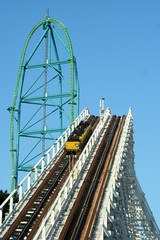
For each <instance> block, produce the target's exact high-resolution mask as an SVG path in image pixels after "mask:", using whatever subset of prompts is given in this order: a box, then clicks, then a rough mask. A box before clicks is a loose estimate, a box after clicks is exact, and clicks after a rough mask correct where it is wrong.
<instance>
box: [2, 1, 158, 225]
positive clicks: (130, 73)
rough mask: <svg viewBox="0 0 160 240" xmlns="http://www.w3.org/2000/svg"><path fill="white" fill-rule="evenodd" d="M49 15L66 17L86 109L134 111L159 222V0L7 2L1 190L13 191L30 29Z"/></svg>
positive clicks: (145, 183) (146, 187)
mask: <svg viewBox="0 0 160 240" xmlns="http://www.w3.org/2000/svg"><path fill="white" fill-rule="evenodd" d="M47 8H49V12H50V14H49V15H50V17H51V18H54V19H56V20H59V21H60V22H62V23H64V24H65V25H66V27H67V30H68V33H69V35H70V38H71V42H72V46H73V51H74V55H75V57H76V59H77V65H78V74H79V81H80V110H83V109H84V108H85V107H88V108H89V110H90V112H91V114H95V115H96V114H98V113H99V100H100V99H101V98H102V97H104V98H105V108H107V107H110V109H111V113H112V114H116V115H123V114H127V113H128V109H129V107H132V109H133V118H134V141H135V146H134V151H135V169H136V174H137V177H138V180H139V182H140V184H141V187H142V189H143V191H144V193H145V196H146V198H147V200H148V203H149V205H150V208H151V210H152V211H153V214H154V216H155V219H156V221H157V223H158V225H159V226H160V220H159V219H160V210H159V202H160V187H159V183H160V180H159V179H160V178H159V175H160V174H159V171H160V170H159V169H160V139H159V136H160V125H159V123H160V109H159V103H160V94H159V88H160V15H159V12H160V1H158V0H153V1H151V0H150V1H149V0H134V1H133V0H130V1H129V0H112V1H111V0H110V1H109V0H101V1H98V0H88V1H86V0H81V1H74V0H68V1H64V0H63V1H53V0H52V1H49V0H46V1H42V0H38V1H36V0H34V1H31V0H28V1H23V0H21V1H20V0H16V1H11V0H10V1H9V0H8V1H3V3H1V14H0V22H1V44H0V52H1V55H0V66H1V71H0V77H1V88H0V102H1V105H0V109H1V119H0V123H1V135H0V141H1V144H0V152H1V159H0V166H1V167H0V189H3V190H5V189H8V190H9V189H10V176H11V157H10V140H9V131H10V129H9V128H10V115H9V113H8V112H7V110H6V109H7V108H8V107H9V106H11V105H12V99H13V93H14V90H15V85H16V79H17V74H18V66H19V62H20V56H21V52H22V49H23V46H24V42H25V40H26V38H27V36H28V34H29V32H30V31H31V29H32V28H33V27H34V26H35V25H36V24H37V23H38V22H40V21H41V20H43V19H45V13H46V9H47Z"/></svg>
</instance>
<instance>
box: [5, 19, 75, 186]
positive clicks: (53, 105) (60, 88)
mask: <svg viewBox="0 0 160 240" xmlns="http://www.w3.org/2000/svg"><path fill="white" fill-rule="evenodd" d="M75 108H76V110H75ZM8 110H9V111H10V113H11V123H10V142H11V158H12V180H11V190H13V188H14V187H16V185H17V181H18V173H19V172H20V171H21V172H23V171H29V170H30V169H32V167H33V165H34V164H35V162H36V161H37V159H38V158H39V159H40V157H41V156H43V155H44V154H45V152H46V151H47V150H48V148H49V147H50V146H51V145H52V144H53V143H54V141H55V140H56V139H57V137H58V136H59V135H60V134H61V133H62V132H63V131H64V130H65V129H66V127H67V126H68V125H69V124H71V123H72V122H73V120H74V118H75V117H76V116H77V115H78V114H79V83H78V74H77V65H76V59H75V57H74V55H73V50H72V45H71V41H70V38H69V35H68V32H67V30H66V27H65V26H64V25H63V24H62V23H60V22H58V21H56V20H54V19H50V18H47V19H46V20H43V21H41V22H40V23H38V24H37V25H36V26H35V27H34V28H33V29H32V31H31V32H30V34H29V36H28V38H27V40H26V42H25V45H24V48H23V51H22V55H21V60H20V65H19V71H18V77H17V83H16V89H15V92H14V97H13V104H12V107H10V108H9V109H8ZM14 135H15V137H14Z"/></svg>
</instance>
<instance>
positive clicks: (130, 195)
mask: <svg viewBox="0 0 160 240" xmlns="http://www.w3.org/2000/svg"><path fill="white" fill-rule="evenodd" d="M133 146H134V141H133V119H132V112H131V109H130V110H129V114H128V116H127V118H126V121H125V124H124V127H123V130H122V133H121V139H120V141H119V144H118V147H117V152H116V155H115V158H114V163H113V166H112V170H111V173H110V178H109V181H108V183H107V186H106V190H105V194H104V198H103V202H102V204H101V209H100V211H99V214H98V218H97V222H96V225H95V229H94V232H93V236H92V239H110V240H111V239H160V231H159V228H158V226H157V224H156V221H155V219H154V217H153V215H152V212H151V210H150V208H149V205H148V203H147V201H146V199H145V195H144V193H143V191H142V189H141V187H140V184H139V182H138V180H137V177H136V174H135V169H134V151H133Z"/></svg>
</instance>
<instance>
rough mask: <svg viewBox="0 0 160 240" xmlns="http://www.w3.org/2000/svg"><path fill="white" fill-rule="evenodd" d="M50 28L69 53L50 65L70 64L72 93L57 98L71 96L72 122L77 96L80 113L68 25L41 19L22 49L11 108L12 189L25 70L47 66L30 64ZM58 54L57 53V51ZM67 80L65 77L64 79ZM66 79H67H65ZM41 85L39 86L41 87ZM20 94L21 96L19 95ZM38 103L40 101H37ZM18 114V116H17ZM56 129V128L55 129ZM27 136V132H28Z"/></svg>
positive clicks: (17, 156) (75, 68)
mask: <svg viewBox="0 0 160 240" xmlns="http://www.w3.org/2000/svg"><path fill="white" fill-rule="evenodd" d="M51 24H56V25H58V26H59V27H60V28H61V30H62V31H63V33H64V35H65V38H66V40H67V45H68V46H67V45H65V43H64V41H63V40H62V39H61V38H60V37H59V36H58V35H57V32H56V31H55V29H54V27H52V26H51ZM41 26H45V29H44V30H45V31H44V34H43V36H42V38H41V39H40V41H39V42H38V43H37V45H36V47H35V48H34V50H33V52H32V53H31V55H30V56H29V58H28V59H27V61H26V62H25V56H26V51H27V47H28V44H29V42H30V40H31V38H32V36H33V34H34V33H35V32H36V30H37V29H38V28H39V27H41ZM49 28H52V32H54V33H55V34H56V35H57V38H59V41H60V42H61V44H62V45H63V47H65V49H66V51H67V52H68V53H69V56H70V58H69V60H64V61H59V59H58V55H57V59H58V63H57V62H51V63H50V64H49V65H50V67H52V68H54V65H58V67H59V72H60V70H61V68H60V67H61V64H65V63H66V64H67V63H69V64H70V82H69V83H68V84H69V86H70V93H68V94H66V95H65V94H63V95H62V94H60V96H58V95H57V96H56V97H57V98H58V97H59V99H61V100H62V97H66V96H69V97H70V100H69V101H68V103H69V104H70V120H71V122H73V120H74V105H75V102H74V98H75V97H76V98H77V102H76V107H77V110H76V115H78V113H79V83H78V75H77V66H76V59H75V57H74V55H73V50H72V45H71V41H70V37H69V35H68V32H67V30H66V27H65V26H64V25H63V24H62V23H60V22H59V21H57V20H54V19H49V18H48V19H46V20H43V21H41V22H40V23H38V24H37V25H36V26H35V27H34V28H33V29H32V30H31V32H30V34H29V35H28V38H27V40H26V42H25V45H24V48H23V51H22V55H21V59H20V65H19V70H18V77H17V83H16V88H15V92H14V97H13V104H12V107H11V108H10V109H9V110H10V113H11V122H10V143H11V159H12V179H11V191H12V190H13V189H14V187H16V185H17V179H18V164H19V159H18V158H19V138H20V136H21V135H23V134H20V118H21V116H20V114H21V103H23V101H24V100H22V99H21V93H22V88H23V83H24V78H25V70H26V69H32V68H40V67H43V68H44V67H46V68H47V64H46V63H44V64H41V65H40V64H39V65H29V63H30V60H31V59H32V57H33V55H34V53H35V52H36V51H37V49H38V47H39V45H40V44H41V42H42V40H43V39H44V37H45V35H46V33H47V32H48V30H49ZM56 51H57V49H55V52H56ZM56 54H57V53H56ZM59 72H58V73H57V74H59V76H60V78H63V76H61V75H60V73H59ZM75 79H76V90H75V87H74V82H75ZM64 80H65V79H64ZM65 81H66V80H65ZM40 87H41V86H40ZM40 87H39V88H40ZM19 96H20V97H19ZM18 97H19V99H20V100H19V102H18V103H17V98H18ZM54 97H55V96H49V97H48V98H50V99H52V98H54ZM43 100H44V102H45V104H46V105H47V102H46V99H44V97H43ZM26 103H29V104H36V103H35V99H34V98H27V100H26ZM37 104H38V103H37ZM62 107H63V104H62V101H61V106H60V107H58V108H59V109H60V110H62ZM17 115H18V117H17ZM15 120H16V124H17V143H16V147H15V139H14V132H15V129H14V125H15ZM63 130H64V129H63V128H62V126H61V129H60V130H58V131H60V132H62V131H63ZM53 131H54V130H53ZM26 136H27V134H26ZM15 155H16V160H15Z"/></svg>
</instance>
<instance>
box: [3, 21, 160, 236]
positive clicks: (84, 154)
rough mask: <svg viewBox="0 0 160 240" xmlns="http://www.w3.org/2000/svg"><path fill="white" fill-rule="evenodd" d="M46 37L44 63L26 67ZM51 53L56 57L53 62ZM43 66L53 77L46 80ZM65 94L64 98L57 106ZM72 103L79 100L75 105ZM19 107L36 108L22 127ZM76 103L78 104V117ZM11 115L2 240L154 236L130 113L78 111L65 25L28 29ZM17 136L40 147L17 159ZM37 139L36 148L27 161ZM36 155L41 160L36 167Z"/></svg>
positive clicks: (154, 225) (155, 229)
mask: <svg viewBox="0 0 160 240" xmlns="http://www.w3.org/2000/svg"><path fill="white" fill-rule="evenodd" d="M53 23H54V24H57V25H58V26H59V27H60V28H61V29H62V31H63V33H64V34H65V37H66V39H67V43H68V45H66V43H65V42H64V41H63V40H62V38H61V37H60V35H59V33H58V32H57V31H56V30H55V27H54V26H53V25H52V24H53ZM41 26H43V30H44V33H43V35H42V37H41V38H40V40H39V42H38V44H37V45H36V47H35V48H34V50H33V51H32V53H31V54H30V55H29V57H28V58H27V60H25V54H26V50H27V46H28V44H29V42H30V39H31V36H32V35H33V33H34V32H35V31H36V30H37V29H38V28H39V27H41ZM55 36H56V37H57V38H58V40H59V41H60V42H61V43H62V45H63V47H64V49H65V50H67V52H68V54H69V58H68V59H66V60H64V61H62V60H60V58H59V54H58V50H57V47H56V43H55ZM45 39H46V41H45V43H46V46H48V45H47V44H48V43H49V45H50V47H49V50H48V48H46V50H47V51H46V58H45V63H43V64H38V65H35V64H34V65H33V64H32V65H30V63H31V62H30V60H31V59H32V57H33V56H34V54H35V52H36V51H37V49H38V47H39V46H40V43H41V42H42V41H43V40H45ZM51 42H52V43H53V46H52V47H51ZM51 49H54V52H55V59H56V61H53V62H52V61H51ZM24 60H25V61H24ZM63 64H69V65H70V73H71V81H70V83H69V82H68V81H67V80H66V78H65V77H64V74H63V72H62V65H63ZM41 67H42V72H41V73H39V75H38V77H36V80H35V81H34V83H32V84H31V85H30V86H28V88H27V89H25V88H24V85H25V81H24V79H25V75H26V71H27V70H29V69H34V68H41ZM49 67H50V68H52V70H54V73H56V75H55V76H54V77H51V78H50V79H49V80H47V77H46V74H47V73H48V72H47V71H48V70H49ZM46 70H47V71H46ZM43 74H44V84H42V85H40V86H37V87H36V89H34V88H33V86H34V85H36V83H37V82H38V81H39V79H40V77H41V75H43ZM57 77H58V81H59V94H55V95H48V93H47V91H46V87H47V84H48V83H50V82H52V80H55V79H56V78H57ZM74 78H75V79H74ZM62 80H64V81H65V83H67V85H68V86H69V88H70V93H62ZM74 82H76V86H77V88H76V89H74ZM41 86H43V87H45V89H44V92H43V94H42V95H41V96H39V97H38V96H33V95H34V94H35V92H37V91H39V89H40V88H41ZM24 89H25V90H26V91H24ZM18 94H19V100H18V104H17V103H16V99H17V96H18ZM63 97H64V98H68V100H66V101H65V102H62V98H63ZM56 98H58V99H59V103H55V102H54V103H53V99H56ZM74 99H77V101H76V103H75V102H74ZM24 103H25V104H29V105H34V104H35V105H36V106H38V110H36V111H35V112H34V113H33V115H32V116H30V118H29V120H28V121H27V122H25V123H24V125H23V127H21V124H20V123H21V113H22V112H21V108H22V105H23V104H24ZM68 103H69V104H70V117H69V120H70V124H69V126H68V127H67V128H63V126H62V125H63V124H62V123H63V121H62V113H64V112H65V110H64V105H66V104H68ZM74 105H75V106H76V107H77V113H76V116H75V114H74ZM16 107H18V109H17V108H16ZM48 107H54V110H52V111H51V112H50V113H48V114H46V112H47V110H46V108H48ZM42 108H43V113H44V115H43V118H42V117H40V118H39V120H36V121H35V122H34V123H33V122H32V120H33V118H34V117H35V116H36V115H37V114H38V112H39V110H40V109H41V110H42ZM9 111H10V112H11V155H12V167H13V168H12V183H11V189H12V191H11V193H10V195H9V196H8V197H7V198H6V200H5V201H4V202H3V203H2V204H1V205H0V238H2V239H4V240H8V239H19V240H22V239H34V240H36V239H38V240H39V239H43V240H46V239H48V240H49V239H76V240H77V239H96V240H101V239H109V240H111V239H125V240H127V239H154V240H155V239H156V240H159V239H160V230H159V228H158V226H157V223H156V221H155V219H154V216H153V214H152V212H151V210H150V207H149V205H148V203H147V200H146V198H145V195H144V193H143V191H142V189H141V187H140V184H139V182H138V179H137V177H136V173H135V169H134V149H133V144H134V141H133V117H132V109H131V108H130V109H129V112H128V115H123V116H116V115H111V112H110V109H109V108H107V109H106V110H104V101H103V100H102V101H101V103H100V116H93V115H91V114H90V111H89V109H88V108H85V109H84V110H83V111H82V112H81V113H80V114H79V85H78V75H77V68H76V60H75V57H74V55H73V51H72V46H71V43H70V39H69V35H68V33H67V31H66V28H65V26H64V25H63V24H61V23H60V22H58V21H56V20H53V19H50V18H49V17H48V16H47V19H46V20H44V21H42V22H40V23H39V24H38V25H36V26H35V27H34V28H33V30H32V31H31V33H30V34H29V37H28V38H27V41H26V43H25V46H24V50H23V52H22V58H21V63H20V68H19V74H18V79H17V85H16V90H15V94H14V99H13V105H12V107H11V108H9ZM55 111H58V113H59V118H60V127H59V129H53V128H52V129H51V128H50V129H47V126H46V117H48V116H50V115H51V114H52V113H53V112H55ZM17 113H18V118H17ZM14 120H16V124H17V145H16V146H17V148H16V149H15V147H14V138H13V135H14V134H13V133H14V124H13V122H14ZM39 122H43V125H42V126H43V128H42V129H41V130H36V131H30V132H29V131H28V130H29V129H30V130H31V128H32V127H33V126H35V125H36V124H37V123H39ZM52 123H53V121H52ZM55 131H58V132H60V133H61V135H60V137H58V138H57V139H56V138H53V136H52V137H51V134H52V133H55ZM39 135H41V137H40V136H39ZM22 136H23V137H27V138H30V139H31V138H33V139H36V140H37V139H38V142H37V143H36V144H35V145H34V147H33V148H32V149H31V150H30V152H29V153H28V154H27V157H25V158H24V160H23V161H22V162H19V152H20V149H19V142H20V137H22ZM49 136H50V137H49ZM44 140H45V141H47V140H49V141H50V140H52V142H54V143H52V144H51V145H50V147H48V148H46V142H45V141H44ZM53 140H54V141H53ZM40 141H41V142H42V151H40V153H38V154H37V155H35V156H34V157H33V158H31V159H29V160H27V158H28V157H29V156H30V155H31V153H32V152H33V150H35V148H36V147H37V145H38V144H39V142H40ZM50 142H51V141H50ZM44 146H45V148H44ZM15 156H16V160H15ZM37 158H39V159H38V161H37V162H35V159H37ZM33 159H34V162H32V166H29V167H28V166H27V164H28V163H29V162H31V161H32V160H33ZM15 163H16V164H15ZM22 170H25V176H24V177H23V179H22V180H21V181H20V183H18V171H22ZM14 185H15V188H14V187H13V186H14ZM15 196H16V201H15Z"/></svg>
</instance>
